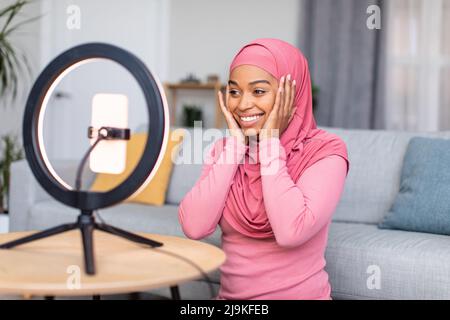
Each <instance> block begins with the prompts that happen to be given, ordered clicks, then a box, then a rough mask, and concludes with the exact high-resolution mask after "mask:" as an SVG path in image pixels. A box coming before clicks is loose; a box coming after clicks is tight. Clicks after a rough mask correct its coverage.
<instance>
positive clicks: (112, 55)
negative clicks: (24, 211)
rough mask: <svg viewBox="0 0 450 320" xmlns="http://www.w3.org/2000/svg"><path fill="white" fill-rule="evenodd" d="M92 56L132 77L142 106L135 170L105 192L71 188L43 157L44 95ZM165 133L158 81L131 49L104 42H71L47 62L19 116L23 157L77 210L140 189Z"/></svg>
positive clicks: (166, 114)
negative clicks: (143, 123) (142, 140)
mask: <svg viewBox="0 0 450 320" xmlns="http://www.w3.org/2000/svg"><path fill="white" fill-rule="evenodd" d="M93 59H108V60H111V61H114V62H116V63H118V64H120V65H121V66H122V67H124V68H125V69H126V70H128V71H129V72H130V73H131V75H132V76H133V77H134V78H135V79H136V81H137V83H138V84H139V86H140V88H141V90H142V92H143V94H144V97H145V102H146V106H147V110H148V112H147V114H148V130H147V133H148V135H147V142H146V144H145V147H144V151H143V153H142V157H141V159H140V161H139V162H138V164H137V165H136V167H135V169H134V171H133V172H132V173H131V174H130V175H129V176H128V177H127V179H126V180H124V181H123V182H122V183H121V184H120V185H118V186H116V187H115V188H114V189H111V190H109V191H106V192H92V191H75V190H74V189H73V188H72V187H71V186H69V185H68V184H67V183H65V182H64V181H63V179H61V177H59V176H58V174H57V173H56V171H55V170H54V169H53V167H52V165H51V163H50V161H49V160H48V157H47V154H46V151H45V148H44V140H43V118H44V114H45V109H46V107H47V104H48V101H49V98H50V96H51V94H52V92H53V90H54V89H55V88H56V86H57V84H58V83H59V82H60V81H61V79H62V78H63V77H64V76H65V75H66V74H68V73H69V72H70V71H71V70H73V69H74V68H76V67H78V66H80V65H81V64H84V63H86V62H90V61H92V60H93ZM168 132H169V111H168V107H167V100H166V97H165V94H164V90H163V88H162V85H161V83H160V82H159V80H158V78H157V77H155V76H154V75H153V74H152V72H151V71H150V70H149V69H148V68H147V67H146V66H145V64H144V63H143V62H142V61H141V60H140V59H139V58H137V57H136V56H135V55H134V54H132V53H130V52H128V51H126V50H124V49H121V48H119V47H116V46H113V45H110V44H105V43H88V44H83V45H79V46H76V47H73V48H71V49H69V50H67V51H65V52H63V53H62V54H60V55H59V56H57V57H56V58H55V59H54V60H52V61H51V62H50V64H49V65H48V66H47V67H46V68H45V69H44V70H43V71H42V73H41V74H40V75H39V77H38V78H37V80H36V82H35V83H34V85H33V88H32V89H31V92H30V95H29V96H28V100H27V103H26V107H25V114H24V119H23V144H24V149H25V155H26V158H27V161H28V163H29V165H30V167H31V170H32V172H33V174H34V176H35V177H36V179H37V181H38V182H39V184H40V185H41V186H42V187H43V188H44V189H45V190H46V191H47V192H48V193H49V194H50V195H51V196H53V197H54V198H55V199H57V200H58V201H60V202H62V203H64V204H66V205H68V206H71V207H74V208H79V209H81V210H95V209H100V208H105V207H108V206H112V205H114V204H117V203H119V202H122V201H123V200H125V199H127V198H128V197H130V196H132V195H134V194H136V193H138V192H140V191H141V190H142V189H143V188H145V186H146V185H147V184H148V183H149V182H150V180H151V179H152V178H153V176H154V175H155V173H156V171H157V169H158V167H159V165H160V163H161V161H162V158H163V156H164V153H165V150H166V146H167V140H168Z"/></svg>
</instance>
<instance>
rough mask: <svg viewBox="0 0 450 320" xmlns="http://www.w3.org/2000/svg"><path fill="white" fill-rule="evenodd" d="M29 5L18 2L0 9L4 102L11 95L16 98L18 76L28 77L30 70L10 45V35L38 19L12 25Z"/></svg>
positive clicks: (0, 77) (24, 0)
mask: <svg viewBox="0 0 450 320" xmlns="http://www.w3.org/2000/svg"><path fill="white" fill-rule="evenodd" d="M28 3H30V1H28V0H18V1H16V2H15V3H14V4H11V5H9V6H7V7H5V8H0V21H3V25H2V26H0V99H2V100H4V99H5V98H6V97H7V96H9V95H11V96H12V98H13V99H15V98H16V96H17V92H18V87H19V78H18V76H19V74H24V75H30V74H31V68H30V66H29V63H28V59H27V57H26V55H25V54H23V53H22V52H20V51H19V50H18V48H16V47H15V46H14V45H13V44H12V43H11V40H10V38H11V35H12V34H13V33H14V32H16V31H17V30H18V29H19V28H20V27H21V26H22V25H24V24H26V23H29V22H31V21H34V20H36V19H38V18H39V17H34V18H30V19H26V20H24V21H21V22H19V23H14V21H15V18H16V17H17V15H18V14H19V13H20V11H21V10H22V8H23V7H24V6H25V5H26V4H28Z"/></svg>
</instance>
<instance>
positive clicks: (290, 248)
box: [179, 39, 349, 299]
mask: <svg viewBox="0 0 450 320" xmlns="http://www.w3.org/2000/svg"><path fill="white" fill-rule="evenodd" d="M219 99H220V102H221V108H222V112H223V113H224V116H225V119H226V121H227V124H228V127H229V129H230V131H231V135H230V136H228V137H226V138H224V139H219V140H218V141H217V142H216V143H215V144H214V146H213V148H211V151H210V153H209V157H208V159H206V163H205V165H204V167H203V170H202V173H201V176H200V178H199V180H198V181H197V182H196V184H195V185H194V187H193V188H192V190H190V191H189V192H188V193H187V194H186V196H185V197H184V199H183V200H182V202H181V203H180V206H179V220H180V223H181V226H182V228H183V231H184V233H185V234H186V235H187V236H188V237H189V238H192V239H201V238H204V237H206V236H209V235H211V234H212V233H213V232H214V231H215V229H216V226H217V224H219V225H220V227H221V229H222V249H223V250H224V251H225V254H226V256H227V258H226V261H225V263H224V264H223V265H222V267H221V268H220V271H221V280H220V283H221V286H220V291H219V295H218V297H217V298H218V299H331V297H330V292H331V288H330V284H329V282H328V274H327V273H326V271H325V270H324V267H325V258H324V256H325V248H326V244H327V236H328V229H329V226H330V223H331V217H332V214H333V211H334V209H335V207H336V205H337V203H338V202H339V198H340V196H341V193H342V190H343V186H344V182H345V178H346V176H347V173H348V169H349V162H348V158H347V150H346V146H345V144H344V143H343V141H342V140H341V139H340V138H339V137H338V136H336V135H334V134H331V133H328V132H326V131H324V130H321V129H317V127H316V123H315V120H314V117H313V113H312V98H311V82H310V75H309V70H308V65H307V61H306V59H305V58H304V56H303V55H302V54H301V52H300V51H299V50H298V49H297V48H295V47H293V46H292V45H290V44H289V43H286V42H284V41H281V40H278V39H257V40H255V41H253V42H251V43H249V44H247V45H246V46H244V47H243V48H242V49H241V50H240V51H239V52H238V53H237V54H236V56H235V57H234V59H233V61H232V63H231V66H230V73H229V83H228V86H227V93H226V104H224V103H223V97H222V95H221V94H220V93H219ZM277 130H278V131H277ZM277 132H278V133H279V137H278V135H277ZM255 137H256V139H255ZM252 150H253V151H254V150H256V152H252ZM226 159H228V160H226ZM229 159H233V160H234V161H229Z"/></svg>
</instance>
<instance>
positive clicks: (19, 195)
mask: <svg viewBox="0 0 450 320" xmlns="http://www.w3.org/2000/svg"><path fill="white" fill-rule="evenodd" d="M53 162H54V163H52V165H53V167H54V169H55V171H56V172H57V173H58V175H59V176H60V177H61V178H62V179H63V180H64V181H66V183H68V184H69V185H71V186H74V181H75V175H76V171H77V167H78V163H79V160H58V161H53ZM94 178H95V174H94V173H92V172H91V171H90V170H84V172H83V187H84V188H86V187H87V186H89V185H90V184H92V181H93V180H94ZM51 199H53V197H52V196H50V195H49V194H48V193H47V192H46V191H45V190H44V189H43V188H42V187H41V185H40V184H39V182H38V181H37V180H36V178H35V177H34V174H33V172H32V171H31V168H30V166H29V165H28V162H27V161H26V160H20V161H16V162H13V163H12V165H11V181H10V193H9V212H10V218H9V219H10V220H9V230H10V231H23V230H28V225H29V224H28V222H29V215H30V214H31V211H32V210H31V209H32V207H33V205H35V204H36V203H37V202H41V201H46V200H51ZM54 201H56V200H54Z"/></svg>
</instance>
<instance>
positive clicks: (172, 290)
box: [170, 286, 181, 300]
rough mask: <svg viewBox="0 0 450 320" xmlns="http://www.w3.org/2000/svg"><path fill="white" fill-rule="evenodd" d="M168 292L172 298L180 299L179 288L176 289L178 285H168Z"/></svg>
mask: <svg viewBox="0 0 450 320" xmlns="http://www.w3.org/2000/svg"><path fill="white" fill-rule="evenodd" d="M170 293H171V294H172V300H181V297H180V290H179V289H178V286H172V287H170Z"/></svg>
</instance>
